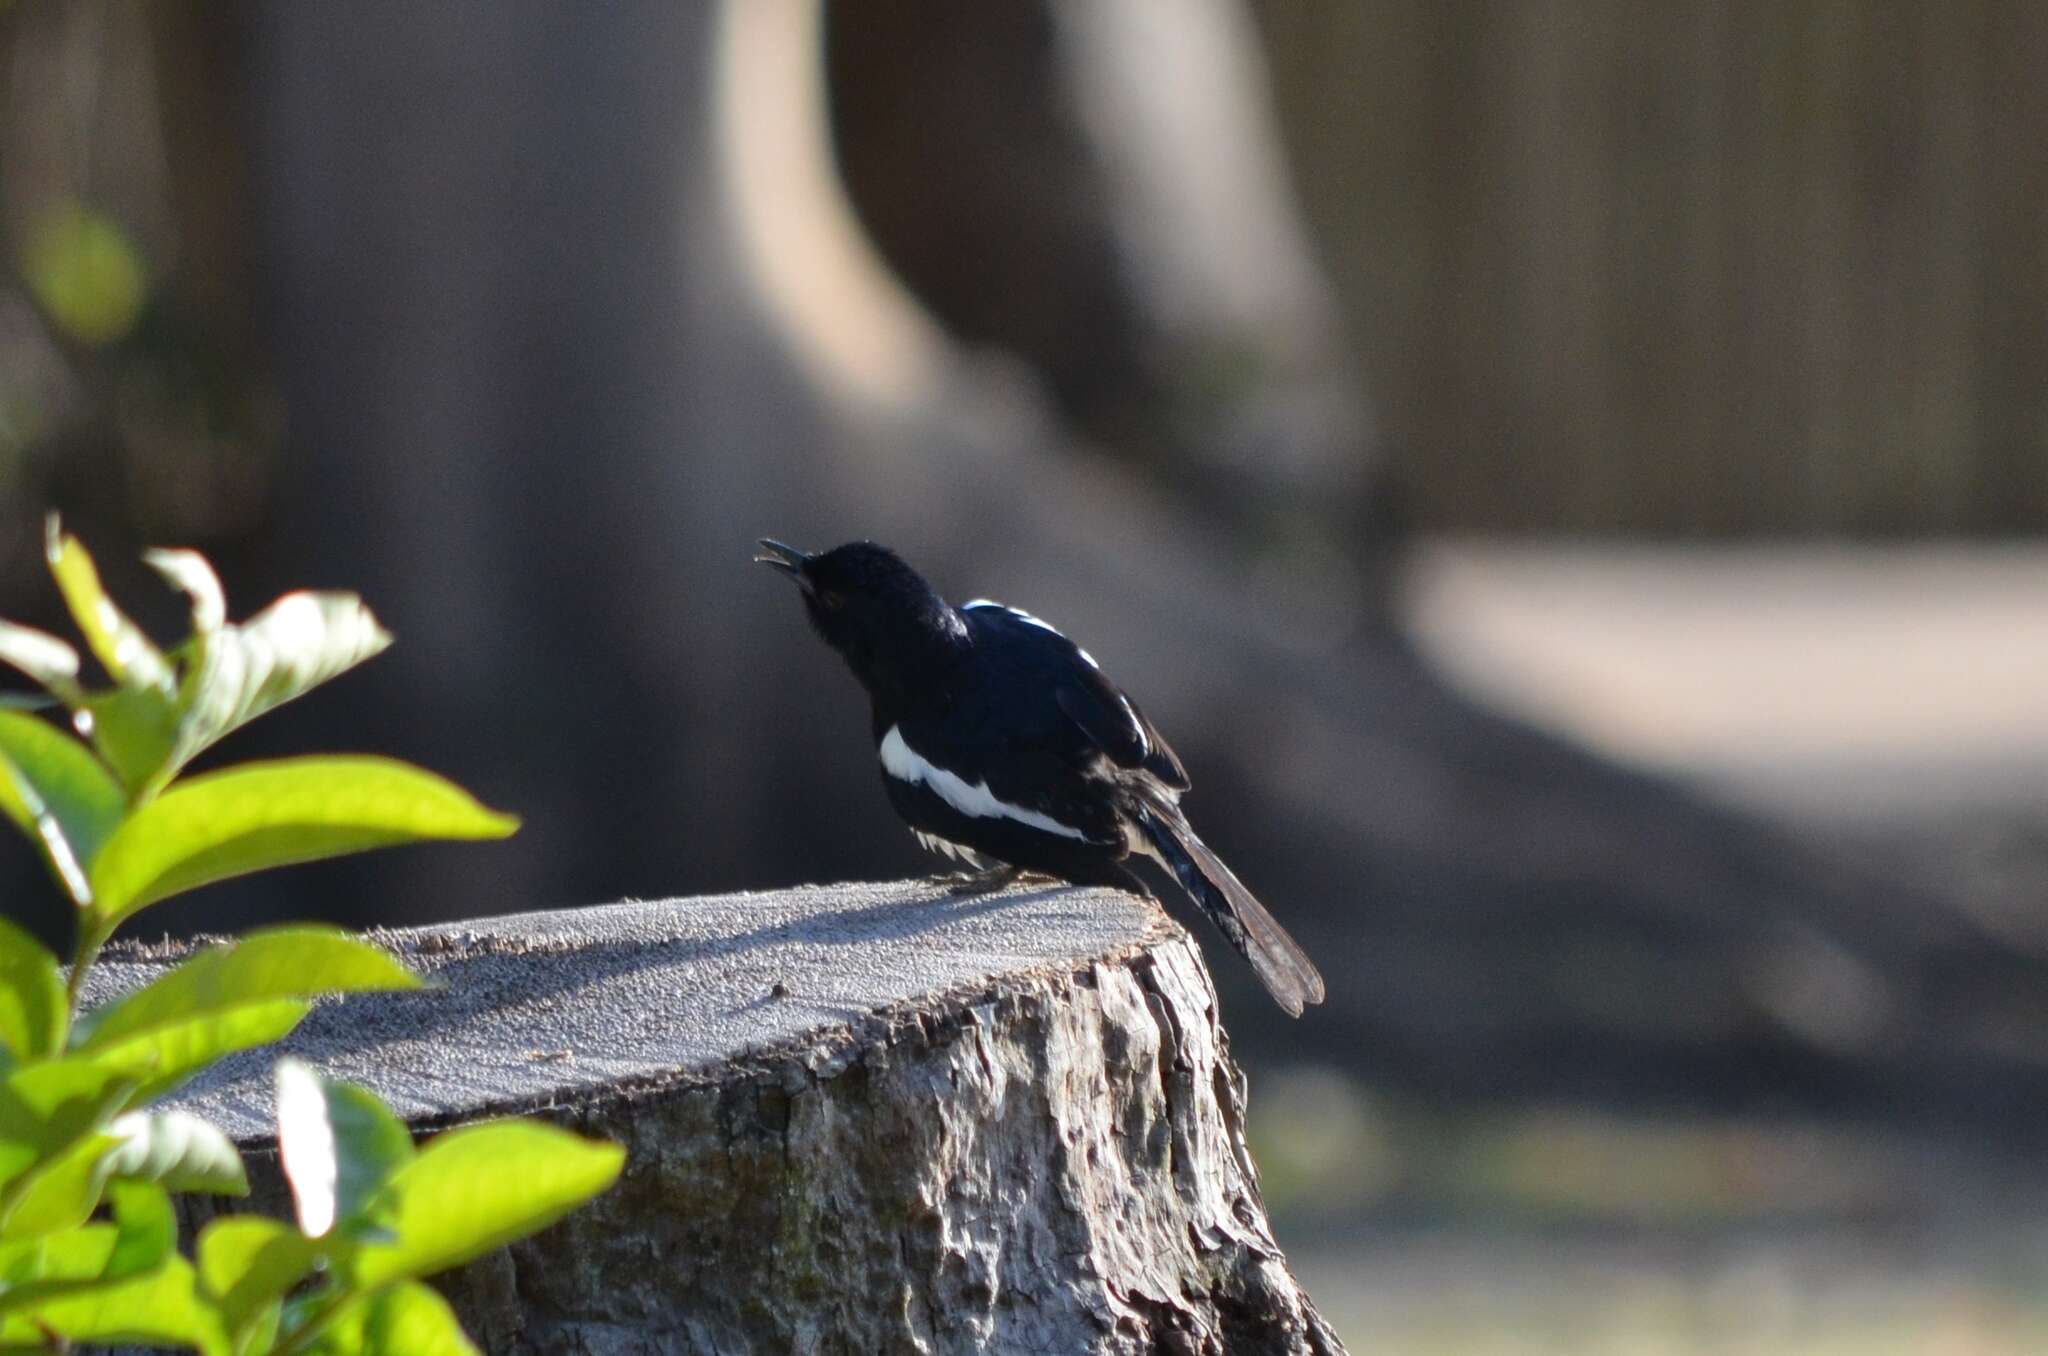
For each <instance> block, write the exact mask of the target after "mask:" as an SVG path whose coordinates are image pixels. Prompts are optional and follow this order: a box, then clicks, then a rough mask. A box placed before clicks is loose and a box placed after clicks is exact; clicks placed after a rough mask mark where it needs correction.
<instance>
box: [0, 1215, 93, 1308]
mask: <svg viewBox="0 0 2048 1356" xmlns="http://www.w3.org/2000/svg"><path fill="white" fill-rule="evenodd" d="M119 1241H120V1240H119V1235H118V1231H117V1229H116V1228H115V1226H114V1225H111V1224H87V1225H84V1226H82V1227H80V1228H77V1229H66V1230H64V1231H63V1232H62V1233H55V1234H48V1235H45V1236H44V1237H41V1238H23V1239H17V1240H15V1241H13V1242H9V1243H0V1314H4V1313H6V1312H7V1311H8V1310H10V1309H19V1308H20V1307H21V1306H22V1305H24V1304H28V1303H31V1302H32V1301H35V1300H39V1299H47V1298H48V1297H49V1296H51V1295H53V1294H55V1293H57V1292H58V1291H59V1290H61V1289H63V1288H65V1287H68V1286H74V1285H81V1284H92V1283H94V1282H97V1281H99V1280H101V1279H103V1278H104V1277H105V1275H106V1271H107V1263H108V1262H109V1261H110V1260H111V1259H112V1258H113V1256H114V1249H115V1246H116V1245H117V1244H118V1243H119Z"/></svg>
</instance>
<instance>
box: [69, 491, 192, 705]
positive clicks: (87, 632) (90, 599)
mask: <svg viewBox="0 0 2048 1356" xmlns="http://www.w3.org/2000/svg"><path fill="white" fill-rule="evenodd" d="M44 554H45V555H46V556H48V558H49V564H50V573H51V574H52V575H54V576H55V577H56V580H57V588H58V590H59V591H60V592H61V593H62V594H63V595H64V604H65V606H66V607H69V608H70V609H71V619H72V620H73V621H74V622H76V623H78V630H79V633H80V634H82V635H83V636H84V637H85V643H86V645H87V646H88V647H90V648H91V650H92V652H93V654H94V655H95V656H96V657H97V658H98V659H99V661H100V667H102V668H104V669H105V670H106V671H107V674H108V676H109V677H111V678H112V679H113V680H114V682H115V684H116V685H117V686H119V687H128V688H154V689H156V690H157V691H159V692H161V693H163V694H164V696H165V697H166V698H168V697H170V696H171V695H173V694H174V693H175V692H176V691H177V675H176V674H174V673H173V672H172V671H171V665H170V661H168V660H166V659H165V658H164V656H163V652H162V651H160V650H158V649H157V647H156V642H154V641H152V640H151V639H150V638H149V637H148V636H147V635H145V634H144V633H143V630H142V628H141V627H139V626H137V625H136V624H135V623H134V622H132V621H130V620H129V619H128V614H127V613H125V612H123V611H121V609H120V608H118V607H116V606H114V600H113V599H111V598H109V597H108V596H107V591H106V589H105V588H103V587H102V586H101V584H100V573H99V570H98V569H97V568H96V567H95V566H94V565H93V563H92V556H91V554H90V553H88V552H87V551H86V549H85V546H84V545H83V544H82V543H81V542H80V541H79V540H78V538H76V537H74V536H72V535H70V534H69V533H67V532H65V531H64V529H63V528H62V526H60V525H59V523H58V521H57V515H56V514H54V513H53V514H51V515H50V517H49V520H48V522H46V523H45V524H44Z"/></svg>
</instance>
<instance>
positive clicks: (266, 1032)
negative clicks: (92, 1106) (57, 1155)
mask: <svg viewBox="0 0 2048 1356" xmlns="http://www.w3.org/2000/svg"><path fill="white" fill-rule="evenodd" d="M311 1006H312V1005H311V1004H309V1003H307V1002H305V1001H304V1000H302V999H296V998H276V999H272V1000H270V1001H268V1002H263V1003H247V1004H244V1005H243V1006H241V1007H238V1008H229V1009H228V1010H227V1011H225V1012H220V1013H215V1014H212V1015H210V1016H206V1017H198V1018H194V1019H192V1020H191V1021H186V1022H173V1023H171V1024H169V1025H166V1026H159V1027H152V1028H150V1029H149V1030H147V1031H144V1032H143V1033H141V1034H140V1035H136V1036H127V1037H123V1038H122V1039H120V1040H117V1041H113V1042H110V1043H108V1044H106V1045H104V1046H101V1047H99V1048H96V1049H94V1050H93V1051H92V1052H91V1054H90V1055H89V1056H87V1058H89V1059H91V1060H92V1061H93V1062H94V1063H96V1064H100V1065H103V1066H105V1067H107V1068H110V1069H116V1070H119V1071H121V1072H122V1073H125V1074H127V1075H129V1076H131V1077H133V1078H134V1079H135V1080H136V1088H135V1092H134V1094H133V1095H132V1096H131V1097H130V1098H129V1099H128V1103H127V1104H128V1105H130V1106H134V1105H139V1104H142V1103H146V1102H151V1101H154V1100H155V1099H157V1098H159V1097H161V1096H163V1095H164V1094H165V1093H167V1092H169V1091H170V1090H171V1089H173V1088H175V1087H176V1086H177V1085H178V1084H180V1083H182V1082H184V1081H185V1080H186V1079H187V1078H189V1077H191V1076H192V1075H193V1074H195V1073H197V1072H198V1071H199V1070H201V1069H203V1068H205V1067H206V1066H207V1065H209V1064H212V1063H213V1062H214V1061H215V1060H217V1059H219V1058H220V1057H221V1056H223V1055H230V1054H233V1053H234V1052H235V1051H237V1050H249V1049H253V1048H255V1047H256V1046H259V1045H268V1044H270V1043H271V1042H272V1041H276V1040H282V1039H283V1038H284V1037H285V1036H287V1035H289V1034H290V1033H291V1030H292V1028H293V1027H295V1026H297V1025H298V1024H299V1022H300V1020H301V1019H302V1018H304V1017H305V1015H306V1013H307V1012H308V1011H309V1010H310V1008H311Z"/></svg>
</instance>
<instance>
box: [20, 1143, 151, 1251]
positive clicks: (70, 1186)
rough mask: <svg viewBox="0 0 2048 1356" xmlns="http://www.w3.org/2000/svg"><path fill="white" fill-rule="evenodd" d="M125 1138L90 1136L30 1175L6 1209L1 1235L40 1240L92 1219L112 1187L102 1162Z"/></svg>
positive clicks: (24, 1177) (30, 1172)
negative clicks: (102, 1194)
mask: <svg viewBox="0 0 2048 1356" xmlns="http://www.w3.org/2000/svg"><path fill="white" fill-rule="evenodd" d="M120 1142H121V1141H120V1139H119V1138H118V1137H117V1136H114V1135H98V1134H96V1135H87V1136H86V1137H85V1138H83V1139H81V1140H78V1141H77V1142H75V1143H73V1144H72V1145H70V1146H69V1147H68V1148H66V1149H64V1150H63V1151H62V1152H60V1153H58V1154H56V1155H55V1156H53V1157H51V1158H49V1159H47V1160H45V1161H44V1162H42V1163H39V1164H38V1165H37V1166H36V1167H34V1168H33V1169H31V1170H30V1171H29V1172H27V1173H25V1174H24V1175H23V1176H22V1177H21V1178H20V1180H18V1181H17V1182H15V1183H14V1185H13V1186H11V1187H9V1188H8V1191H7V1203H6V1206H5V1208H4V1209H0V1239H16V1238H36V1237H38V1236H40V1235H43V1234H54V1233H58V1232H60V1231H62V1230H65V1229H76V1228H77V1227H78V1226H79V1225H81V1224H83V1223H85V1222H86V1221H87V1220H88V1219H91V1218H92V1212H93V1211H95V1210H97V1209H99V1204H100V1191H101V1188H102V1187H104V1186H105V1185H106V1174H105V1172H104V1171H102V1169H101V1166H100V1165H101V1164H102V1163H103V1162H104V1161H105V1159H106V1156H107V1152H108V1150H110V1149H112V1148H113V1147H114V1146H115V1145H117V1144H119V1143H120Z"/></svg>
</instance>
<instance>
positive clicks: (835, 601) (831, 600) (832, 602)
mask: <svg viewBox="0 0 2048 1356" xmlns="http://www.w3.org/2000/svg"><path fill="white" fill-rule="evenodd" d="M817 598H818V606H819V607H822V608H824V609H826V610H827V611H828V612H837V611H838V610H839V606H840V604H841V603H844V602H845V601H846V600H845V599H844V598H842V597H840V596H839V595H838V594H836V593H834V592H833V591H832V590H830V589H820V590H818V593H817Z"/></svg>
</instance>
